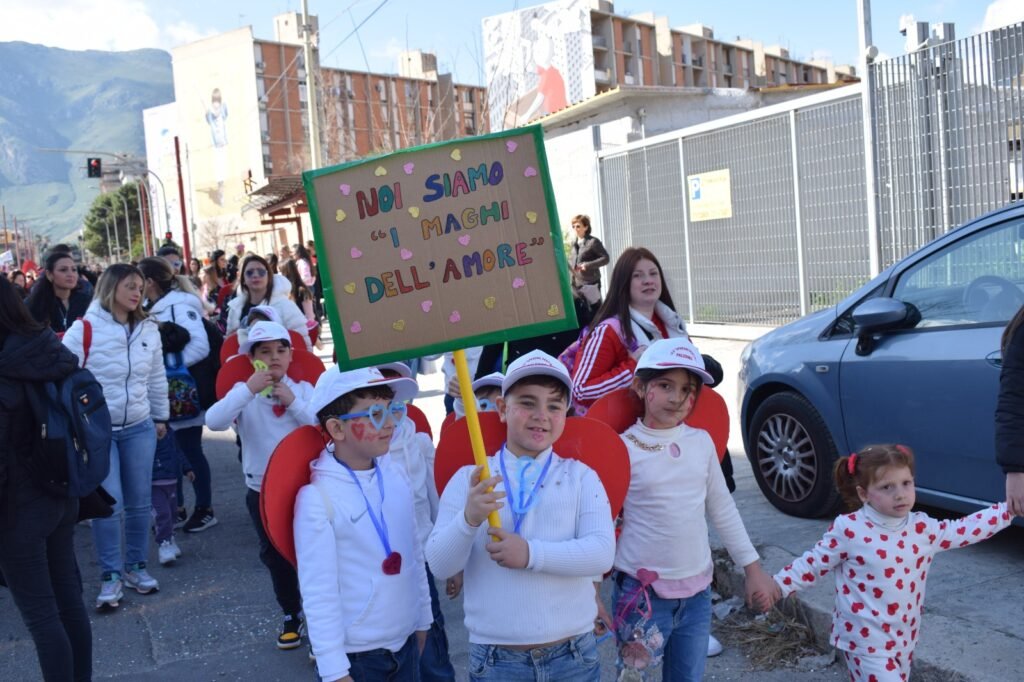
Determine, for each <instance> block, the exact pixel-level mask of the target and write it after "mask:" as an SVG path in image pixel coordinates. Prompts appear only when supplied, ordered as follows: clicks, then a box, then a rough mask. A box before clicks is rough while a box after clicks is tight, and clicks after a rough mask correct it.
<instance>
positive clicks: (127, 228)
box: [117, 192, 132, 260]
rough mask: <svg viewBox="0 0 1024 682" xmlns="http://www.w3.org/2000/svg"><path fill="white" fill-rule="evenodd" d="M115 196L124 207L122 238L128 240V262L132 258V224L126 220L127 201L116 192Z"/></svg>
mask: <svg viewBox="0 0 1024 682" xmlns="http://www.w3.org/2000/svg"><path fill="white" fill-rule="evenodd" d="M117 195H118V196H119V197H121V203H122V204H123V205H124V237H125V239H127V240H128V260H131V258H132V222H131V221H130V220H129V219H128V200H127V199H125V197H124V195H123V194H121V193H120V192H117Z"/></svg>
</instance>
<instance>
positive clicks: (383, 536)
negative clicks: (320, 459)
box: [336, 459, 391, 557]
mask: <svg viewBox="0 0 1024 682" xmlns="http://www.w3.org/2000/svg"><path fill="white" fill-rule="evenodd" d="M336 461H337V462H338V464H340V465H341V466H343V467H345V470H346V471H348V473H349V476H351V477H352V480H353V482H355V484H356V487H357V488H359V494H360V495H362V496H363V502H365V503H366V513H367V515H368V516H369V517H370V521H372V522H373V527H374V528H375V529H376V530H377V537H379V538H380V542H381V544H382V545H384V556H385V557H389V556H391V543H390V542H388V522H387V521H386V520H385V519H384V472H383V471H381V468H380V467H379V466H376V464H375V465H374V466H376V468H377V488H378V489H379V490H380V518H379V519H378V518H377V515H376V514H374V513H373V507H371V506H370V498H368V497H367V496H366V493H365V492H363V486H362V485H360V483H359V477H358V476H356V472H354V471H352V467H350V466H349V465H347V464H345V463H344V462H342V461H341V460H340V459H336Z"/></svg>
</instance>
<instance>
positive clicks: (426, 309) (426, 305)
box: [420, 301, 434, 313]
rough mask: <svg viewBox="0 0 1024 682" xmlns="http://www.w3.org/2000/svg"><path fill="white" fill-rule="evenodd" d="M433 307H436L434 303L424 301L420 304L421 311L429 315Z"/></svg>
mask: <svg viewBox="0 0 1024 682" xmlns="http://www.w3.org/2000/svg"><path fill="white" fill-rule="evenodd" d="M433 305H434V302H433V301H423V302H422V303H420V309H421V310H422V311H423V312H425V313H429V312H430V308H431V307H432V306H433Z"/></svg>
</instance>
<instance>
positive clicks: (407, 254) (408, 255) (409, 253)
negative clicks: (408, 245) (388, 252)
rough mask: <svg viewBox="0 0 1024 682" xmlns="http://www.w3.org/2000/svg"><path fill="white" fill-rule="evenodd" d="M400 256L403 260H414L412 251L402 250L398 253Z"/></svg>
mask: <svg viewBox="0 0 1024 682" xmlns="http://www.w3.org/2000/svg"><path fill="white" fill-rule="evenodd" d="M398 255H399V256H401V257H402V260H409V259H410V258H412V251H410V250H409V249H402V250H401V251H399V252H398Z"/></svg>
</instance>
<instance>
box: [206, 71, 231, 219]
mask: <svg viewBox="0 0 1024 682" xmlns="http://www.w3.org/2000/svg"><path fill="white" fill-rule="evenodd" d="M227 118H228V107H227V105H226V104H224V102H223V101H222V100H221V96H220V88H214V89H213V93H212V94H211V95H210V106H209V108H207V110H206V123H207V125H209V126H210V138H211V141H212V142H213V173H214V178H215V179H216V180H217V191H216V192H215V193H214V194H213V197H212V198H213V200H214V201H215V202H217V205H218V206H223V205H224V180H225V179H226V178H227V175H228V126H227Z"/></svg>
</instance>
